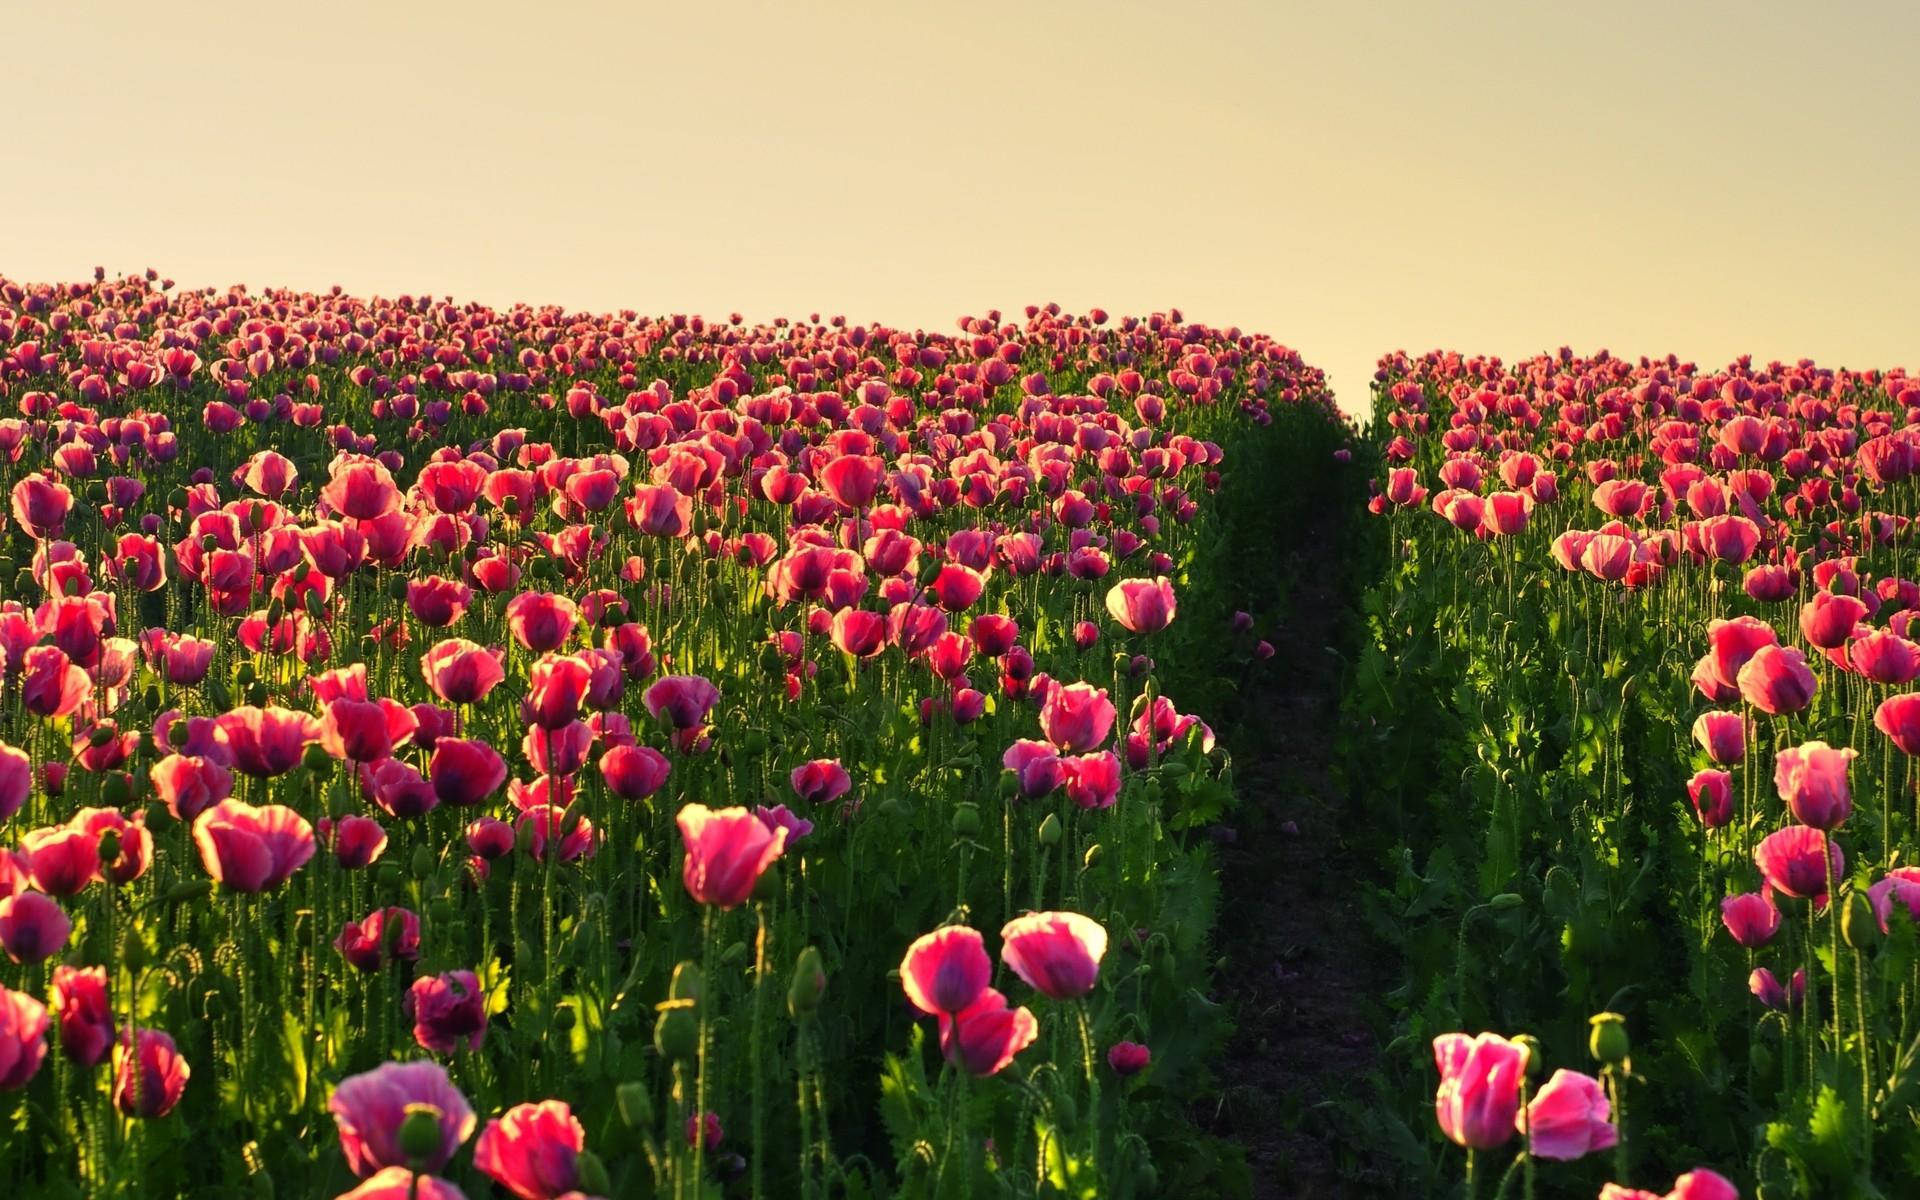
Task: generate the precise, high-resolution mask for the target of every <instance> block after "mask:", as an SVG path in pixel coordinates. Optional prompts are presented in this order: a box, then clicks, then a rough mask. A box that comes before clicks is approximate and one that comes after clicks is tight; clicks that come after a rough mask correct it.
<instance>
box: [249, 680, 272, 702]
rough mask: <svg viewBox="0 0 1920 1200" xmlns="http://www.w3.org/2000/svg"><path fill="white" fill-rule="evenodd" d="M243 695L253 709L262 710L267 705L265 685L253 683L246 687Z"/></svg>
mask: <svg viewBox="0 0 1920 1200" xmlns="http://www.w3.org/2000/svg"><path fill="white" fill-rule="evenodd" d="M245 695H246V698H247V703H248V704H251V705H253V706H254V707H255V708H264V707H265V706H266V703H267V685H266V684H264V683H260V682H258V681H255V682H254V683H251V684H249V685H247V690H246V692H245Z"/></svg>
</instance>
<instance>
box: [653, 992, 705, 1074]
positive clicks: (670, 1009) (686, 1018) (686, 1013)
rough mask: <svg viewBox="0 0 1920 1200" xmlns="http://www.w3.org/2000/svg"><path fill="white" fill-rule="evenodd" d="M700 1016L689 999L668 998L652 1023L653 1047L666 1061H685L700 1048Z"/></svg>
mask: <svg viewBox="0 0 1920 1200" xmlns="http://www.w3.org/2000/svg"><path fill="white" fill-rule="evenodd" d="M699 1043H700V1018H699V1017H698V1016H697V1015H696V1014H695V1012H694V1002H693V1001H691V1000H669V1001H667V1002H666V1003H664V1004H662V1005H661V1006H660V1019H659V1020H657V1021H655V1022H654V1024H653V1048H654V1049H655V1050H658V1051H659V1052H660V1057H661V1058H664V1059H666V1060H667V1061H668V1062H686V1061H687V1060H688V1059H690V1058H692V1057H693V1056H694V1054H695V1052H697V1051H698V1050H699V1048H700V1045H699Z"/></svg>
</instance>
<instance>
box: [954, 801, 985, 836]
mask: <svg viewBox="0 0 1920 1200" xmlns="http://www.w3.org/2000/svg"><path fill="white" fill-rule="evenodd" d="M953 832H954V833H955V834H957V835H959V836H960V837H974V836H976V835H977V834H979V832H980V806H979V805H977V804H975V803H973V802H972V801H971V800H962V801H961V802H960V803H958V804H956V805H954V806H953Z"/></svg>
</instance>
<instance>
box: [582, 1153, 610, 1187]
mask: <svg viewBox="0 0 1920 1200" xmlns="http://www.w3.org/2000/svg"><path fill="white" fill-rule="evenodd" d="M573 1169H574V1172H575V1175H576V1177H577V1178H578V1180H579V1182H580V1190H581V1191H583V1192H585V1193H587V1194H588V1195H590V1196H611V1195H612V1194H613V1183H612V1181H611V1180H609V1179H608V1178H607V1165H606V1164H605V1163H603V1162H601V1161H600V1156H599V1155H598V1154H595V1153H594V1152H593V1151H591V1150H582V1151H581V1152H580V1153H579V1154H578V1155H577V1156H576V1157H575V1158H574V1160H573Z"/></svg>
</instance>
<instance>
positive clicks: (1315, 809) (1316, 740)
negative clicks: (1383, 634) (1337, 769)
mask: <svg viewBox="0 0 1920 1200" xmlns="http://www.w3.org/2000/svg"><path fill="white" fill-rule="evenodd" d="M1341 507H1342V506H1340V505H1327V506H1323V509H1339V508H1341ZM1352 522H1353V518H1351V517H1348V516H1346V515H1345V514H1342V513H1339V512H1325V511H1322V512H1321V514H1320V515H1319V516H1318V517H1317V518H1316V524H1317V525H1318V526H1319V527H1318V528H1313V529H1310V530H1308V531H1306V536H1304V537H1303V538H1301V539H1300V542H1301V548H1300V549H1299V551H1297V552H1296V553H1295V554H1294V555H1292V559H1293V561H1291V562H1290V563H1289V564H1288V567H1289V570H1288V574H1287V578H1289V579H1291V580H1293V581H1294V583H1293V589H1294V590H1293V593H1292V595H1291V596H1290V597H1289V598H1288V604H1287V610H1288V613H1289V621H1288V625H1287V627H1286V628H1283V629H1281V630H1280V631H1279V634H1278V636H1275V637H1274V638H1273V642H1274V645H1275V647H1276V654H1275V656H1274V658H1273V659H1272V661H1270V662H1269V663H1268V664H1267V669H1266V670H1264V671H1263V672H1261V674H1260V675H1259V676H1257V679H1258V681H1259V683H1258V685H1257V686H1258V690H1257V691H1255V692H1254V693H1253V694H1251V695H1249V696H1248V697H1247V703H1246V705H1245V707H1244V713H1243V720H1242V725H1241V728H1240V729H1239V731H1238V736H1237V737H1236V738H1235V739H1234V741H1233V745H1234V746H1235V747H1236V753H1235V755H1234V775H1235V779H1236V782H1237V786H1238V788H1239V789H1240V793H1241V796H1242V800H1241V806H1240V807H1239V808H1238V809H1237V810H1236V811H1235V812H1234V813H1233V814H1232V816H1231V818H1230V825H1231V828H1232V832H1231V834H1230V835H1229V834H1227V833H1225V832H1224V831H1222V832H1221V837H1222V840H1223V841H1224V842H1225V844H1224V845H1222V846H1221V850H1220V859H1221V869H1222V887H1223V904H1222V911H1221V926H1220V940H1219V947H1220V950H1221V953H1223V954H1224V955H1226V956H1227V959H1228V961H1227V964H1226V967H1225V968H1224V970H1223V971H1222V974H1221V980H1220V986H1221V992H1222V995H1223V998H1224V999H1225V1001H1226V1003H1227V1004H1228V1005H1229V1006H1230V1007H1231V1009H1232V1010H1233V1013H1234V1020H1235V1024H1236V1026H1237V1028H1236V1032H1235V1034H1234V1037H1233V1040H1232V1042H1231V1043H1230V1044H1229V1046H1228V1050H1227V1056H1226V1060H1225V1061H1224V1062H1223V1063H1222V1064H1221V1067H1220V1082H1221V1091H1220V1095H1219V1097H1218V1098H1217V1101H1216V1103H1215V1105H1214V1106H1213V1107H1212V1109H1211V1110H1210V1111H1206V1112H1202V1113H1200V1114H1198V1116H1199V1118H1200V1120H1201V1122H1202V1124H1204V1125H1205V1126H1206V1127H1207V1128H1209V1129H1210V1130H1211V1131H1212V1132H1214V1133H1216V1134H1218V1135H1220V1136H1222V1137H1227V1138H1231V1139H1233V1140H1235V1141H1237V1142H1240V1143H1241V1144H1242V1145H1244V1146H1245V1147H1246V1152H1247V1164H1248V1167H1249V1168H1250V1173H1251V1175H1252V1179H1253V1195H1254V1196H1255V1197H1257V1198H1259V1200H1267V1198H1269V1197H1309V1196H1310V1197H1316V1198H1322V1197H1341V1196H1356V1197H1357V1196H1379V1195H1382V1194H1383V1193H1382V1191H1381V1190H1380V1186H1381V1181H1382V1179H1383V1178H1384V1177H1383V1176H1381V1175H1380V1174H1379V1173H1378V1172H1377V1171H1376V1170H1375V1168H1374V1166H1373V1164H1372V1163H1371V1162H1370V1161H1369V1159H1370V1154H1369V1150H1368V1138H1367V1133H1366V1130H1364V1129H1360V1128H1355V1127H1354V1122H1353V1121H1352V1120H1350V1119H1348V1117H1347V1116H1346V1115H1345V1114H1343V1113H1342V1112H1341V1111H1340V1108H1339V1106H1340V1104H1341V1102H1342V1101H1343V1100H1346V1099H1348V1098H1351V1099H1352V1100H1353V1101H1355V1102H1356V1104H1357V1103H1358V1102H1360V1101H1362V1100H1363V1099H1364V1098H1365V1097H1366V1096H1367V1095H1368V1093H1369V1091H1370V1090H1371V1086H1372V1085H1371V1083H1370V1081H1369V1079H1368V1076H1369V1074H1370V1073H1371V1072H1372V1069H1373V1067H1374V1066H1375V1064H1376V1062H1377V1061H1378V1056H1379V1049H1380V1047H1379V1045H1378V1039H1377V1038H1376V1037H1375V1034H1374V1029H1375V1028H1377V1027H1379V1026H1380V1024H1381V1022H1380V1020H1379V1019H1378V1014H1379V1013H1380V1011H1381V1010H1382V1007H1383V1005H1382V1001H1381V997H1382V995H1383V994H1384V993H1385V992H1386V991H1387V990H1388V989H1389V988H1391V987H1393V986H1394V980H1393V978H1392V974H1393V968H1392V962H1391V959H1390V958H1389V957H1388V956H1387V955H1386V954H1384V953H1382V952H1381V951H1380V950H1379V948H1378V947H1377V946H1376V945H1375V943H1374V941H1373V939H1372V938H1371V937H1370V936H1369V935H1368V933H1367V932H1366V927H1365V923H1364V922H1363V920H1362V918H1361V915H1360V903H1359V898H1358V889H1357V887H1355V886H1354V885H1353V884H1352V883H1351V882H1350V881H1352V880H1355V879H1363V878H1366V877H1367V876H1368V875H1370V874H1371V873H1372V872H1373V871H1374V870H1376V869H1377V864H1376V863H1372V862H1369V861H1366V860H1365V859H1364V858H1363V856H1362V855H1360V854H1359V852H1358V851H1356V850H1352V849H1350V848H1349V847H1347V846H1346V845H1345V844H1344V842H1343V831H1344V830H1345V829H1347V828H1349V827H1350V823H1352V822H1354V821H1364V820H1366V819H1367V818H1366V814H1365V812H1364V809H1363V806H1361V805H1359V804H1357V803H1355V802H1352V801H1350V800H1349V799H1348V798H1346V797H1343V796H1341V795H1340V794H1339V793H1338V791H1337V789H1336V786H1335V783H1334V780H1333V778H1332V776H1331V770H1330V768H1331V762H1332V758H1333V753H1334V735H1335V732H1336V724H1337V722H1338V720H1339V707H1338V704H1339V700H1338V695H1339V688H1340V683H1341V670H1342V668H1341V660H1340V659H1339V658H1338V657H1336V656H1335V654H1334V653H1332V652H1331V651H1330V649H1329V648H1330V647H1335V646H1337V645H1339V643H1340V640H1341V637H1342V634H1343V630H1344V625H1345V622H1346V621H1347V620H1349V614H1350V611H1351V610H1350V597H1347V596H1345V595H1343V594H1342V586H1343V582H1344V581H1345V579H1346V577H1347V574H1348V572H1347V571H1346V570H1345V568H1344V567H1343V565H1342V563H1341V562H1340V558H1339V556H1340V555H1341V554H1342V553H1343V546H1342V542H1343V540H1344V538H1343V535H1344V534H1345V533H1346V532H1347V529H1348V527H1349V525H1350V524H1351V523H1352Z"/></svg>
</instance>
